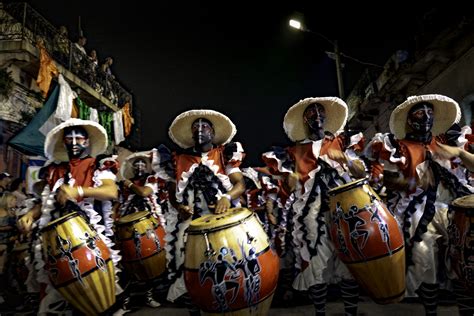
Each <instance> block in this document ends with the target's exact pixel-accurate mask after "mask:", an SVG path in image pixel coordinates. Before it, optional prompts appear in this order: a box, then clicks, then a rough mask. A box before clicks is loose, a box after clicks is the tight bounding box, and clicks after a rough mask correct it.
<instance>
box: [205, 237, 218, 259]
mask: <svg viewBox="0 0 474 316" xmlns="http://www.w3.org/2000/svg"><path fill="white" fill-rule="evenodd" d="M204 239H205V240H206V251H204V255H205V256H206V257H208V258H210V257H214V256H215V255H216V251H215V250H214V249H212V245H211V243H210V242H209V238H207V233H204Z"/></svg>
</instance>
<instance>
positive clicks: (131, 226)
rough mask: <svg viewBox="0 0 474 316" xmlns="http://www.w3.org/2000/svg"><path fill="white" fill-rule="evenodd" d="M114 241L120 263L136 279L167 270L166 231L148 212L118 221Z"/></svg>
mask: <svg viewBox="0 0 474 316" xmlns="http://www.w3.org/2000/svg"><path fill="white" fill-rule="evenodd" d="M116 226H117V233H116V235H117V238H118V244H119V245H120V250H121V254H122V263H123V265H124V266H125V268H126V269H127V271H128V272H129V273H131V274H132V275H133V276H135V278H136V279H138V280H152V279H154V278H156V277H159V276H160V275H161V274H163V272H164V271H165V268H166V252H165V230H164V228H163V227H162V226H161V225H160V223H159V222H158V220H157V219H156V218H155V217H153V215H152V214H151V213H150V212H147V211H141V212H136V213H133V214H130V215H126V216H124V217H122V218H120V219H119V220H118V221H117V223H116Z"/></svg>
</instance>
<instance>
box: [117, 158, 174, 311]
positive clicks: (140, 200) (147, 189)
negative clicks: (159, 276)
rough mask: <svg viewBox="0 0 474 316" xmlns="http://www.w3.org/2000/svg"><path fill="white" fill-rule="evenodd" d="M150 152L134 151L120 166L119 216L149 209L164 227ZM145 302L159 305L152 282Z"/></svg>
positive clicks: (148, 286)
mask: <svg viewBox="0 0 474 316" xmlns="http://www.w3.org/2000/svg"><path fill="white" fill-rule="evenodd" d="M151 154H152V153H151V151H146V152H138V153H134V154H132V155H130V156H128V157H127V158H126V159H125V160H124V162H123V163H122V165H121V166H120V175H121V177H122V178H123V179H124V180H123V182H122V183H121V191H120V192H121V194H120V195H121V200H122V204H121V206H120V210H119V213H120V214H119V217H123V216H126V215H129V214H133V213H135V212H140V211H149V212H150V213H152V214H153V216H155V217H156V218H157V219H158V220H159V221H160V222H161V225H163V227H164V225H165V221H164V217H163V214H162V212H161V207H160V205H159V204H158V201H157V193H158V178H157V177H156V176H155V175H153V174H152V169H151ZM132 284H134V283H132ZM132 290H133V289H132ZM125 292H127V291H125ZM129 299H130V298H129V297H127V298H126V299H125V300H124V302H125V303H128V301H129ZM145 302H146V305H147V306H149V307H152V308H156V307H159V306H160V303H159V302H157V301H156V300H155V299H154V298H153V285H152V284H147V291H146V294H145ZM125 303H124V304H123V305H124V306H122V309H123V310H124V311H125V310H128V306H127V305H128V304H125Z"/></svg>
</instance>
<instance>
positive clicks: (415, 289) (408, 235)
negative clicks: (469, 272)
mask: <svg viewBox="0 0 474 316" xmlns="http://www.w3.org/2000/svg"><path fill="white" fill-rule="evenodd" d="M460 117H461V113H460V109H459V106H458V104H457V103H456V102H455V101H454V100H452V99H451V98H448V97H446V96H442V95H436V94H430V95H420V96H412V97H409V98H408V99H407V100H406V101H405V102H403V103H402V104H400V105H398V106H397V107H396V108H395V110H394V111H393V112H392V114H391V117H390V131H391V133H389V134H376V135H375V136H374V138H373V139H372V141H371V142H370V144H369V145H368V146H367V148H366V155H367V157H368V158H369V159H370V160H371V172H370V173H371V174H370V180H371V183H377V185H378V186H380V184H381V183H383V185H385V186H386V188H387V192H389V196H388V202H387V207H388V208H389V210H390V211H391V212H392V213H393V214H394V215H395V217H396V218H397V220H398V222H399V223H400V225H401V226H402V231H403V234H404V238H405V249H406V256H407V275H406V279H407V293H406V294H407V296H414V295H418V296H419V297H420V298H421V300H422V302H423V304H424V306H425V311H426V313H427V314H433V315H434V314H435V313H436V309H437V302H438V299H437V293H438V289H439V287H440V282H444V281H443V280H445V279H446V274H442V275H441V278H440V271H445V270H446V267H449V266H450V265H449V264H445V262H444V261H442V260H439V259H438V258H447V260H449V258H448V257H449V256H446V255H439V254H438V252H439V251H440V249H438V245H439V244H445V243H446V244H447V239H446V237H447V235H448V231H447V227H448V216H447V210H448V205H449V203H451V201H452V200H453V199H455V198H458V197H461V196H464V195H467V194H471V192H472V188H471V187H470V186H469V185H468V178H467V177H466V175H467V174H468V173H467V172H466V168H465V167H466V166H467V167H471V168H472V162H470V161H469V160H468V159H466V156H464V155H462V154H461V151H462V148H463V147H464V145H465V143H466V139H465V137H464V134H465V133H467V132H469V130H470V129H468V128H463V129H461V132H460V133H459V135H458V138H457V139H453V137H451V136H450V137H449V142H448V137H447V134H446V132H447V131H448V129H449V128H450V127H451V126H452V125H453V124H455V123H457V122H458V121H459V119H460ZM446 143H449V144H450V145H457V146H458V147H456V146H454V147H451V146H447V145H445V144H446ZM451 158H456V159H457V161H458V162H461V163H462V164H461V165H460V164H459V163H457V164H454V163H451ZM453 161H454V160H453ZM443 267H444V268H445V269H444V270H443ZM447 272H448V277H451V271H447ZM463 305H468V304H464V303H463ZM460 306H461V305H460ZM473 306H474V305H473ZM466 307H467V308H468V309H469V306H466ZM460 311H461V313H463V312H464V311H462V310H460ZM473 311H474V309H472V310H470V311H469V312H467V313H468V314H470V315H471V314H472V312H473Z"/></svg>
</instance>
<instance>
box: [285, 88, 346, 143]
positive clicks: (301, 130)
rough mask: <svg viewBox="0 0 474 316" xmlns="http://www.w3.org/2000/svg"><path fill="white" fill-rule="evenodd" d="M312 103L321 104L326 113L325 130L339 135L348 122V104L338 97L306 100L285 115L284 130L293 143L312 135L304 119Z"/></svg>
mask: <svg viewBox="0 0 474 316" xmlns="http://www.w3.org/2000/svg"><path fill="white" fill-rule="evenodd" d="M312 103H320V104H321V105H322V106H324V110H325V111H326V121H325V122H324V130H325V131H328V132H331V133H332V134H337V133H338V132H339V131H340V130H342V129H343V128H344V126H345V125H346V121H347V114H348V110H347V104H346V103H345V102H344V101H342V100H341V99H339V98H337V97H320V98H306V99H303V100H301V101H299V102H298V103H296V104H295V105H293V106H292V107H291V108H290V109H289V110H288V112H286V114H285V118H284V119H283V128H284V129H285V133H286V135H288V138H290V139H291V140H292V141H294V142H297V141H300V140H303V139H306V138H308V137H309V135H310V133H309V130H308V127H307V126H306V123H305V122H304V119H303V114H304V110H306V108H307V107H308V105H310V104H312Z"/></svg>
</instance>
